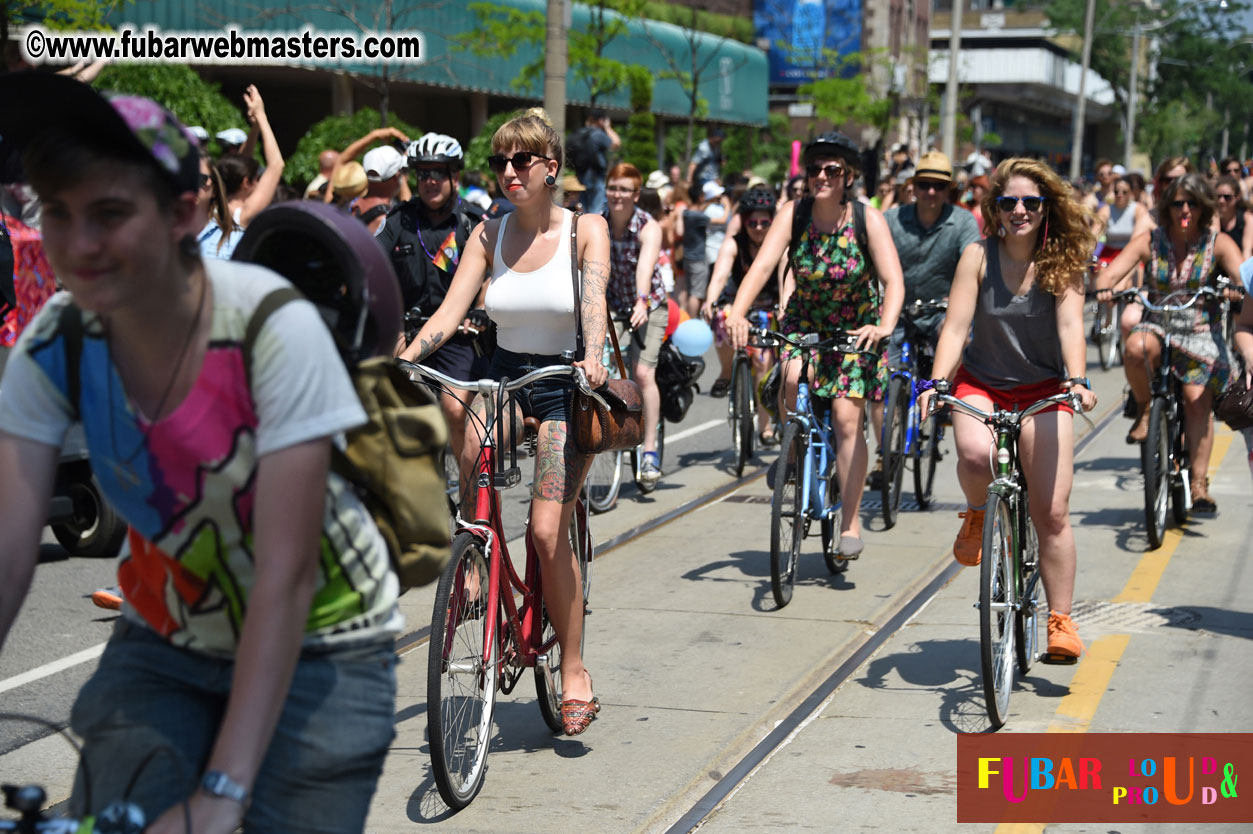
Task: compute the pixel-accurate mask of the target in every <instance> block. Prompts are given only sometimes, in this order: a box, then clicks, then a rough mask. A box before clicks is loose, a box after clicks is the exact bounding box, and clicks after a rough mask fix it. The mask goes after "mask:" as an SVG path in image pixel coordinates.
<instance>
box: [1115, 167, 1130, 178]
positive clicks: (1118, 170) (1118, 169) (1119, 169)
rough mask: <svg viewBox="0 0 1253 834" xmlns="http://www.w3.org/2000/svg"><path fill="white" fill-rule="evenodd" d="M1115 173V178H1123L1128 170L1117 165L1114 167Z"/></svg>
mask: <svg viewBox="0 0 1253 834" xmlns="http://www.w3.org/2000/svg"><path fill="white" fill-rule="evenodd" d="M1113 172H1114V175H1115V176H1119V177H1121V176H1122V175H1123V174H1125V173H1127V169H1126V168H1124V167H1122V166H1121V165H1115V166H1114V167H1113Z"/></svg>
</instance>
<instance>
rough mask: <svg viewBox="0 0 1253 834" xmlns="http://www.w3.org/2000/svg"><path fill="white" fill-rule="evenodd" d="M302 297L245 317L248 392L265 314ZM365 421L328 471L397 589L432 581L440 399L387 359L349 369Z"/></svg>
mask: <svg viewBox="0 0 1253 834" xmlns="http://www.w3.org/2000/svg"><path fill="white" fill-rule="evenodd" d="M303 297H304V296H302V295H301V293H300V291H299V290H297V289H295V288H294V287H284V288H282V289H277V290H274V291H273V292H271V293H269V294H268V295H266V296H265V297H264V298H263V299H262V300H261V303H260V304H259V305H258V306H257V309H256V310H255V311H254V312H253V314H252V318H251V319H249V321H248V325H247V328H246V331H245V335H244V341H243V347H242V351H241V352H242V354H243V359H244V371H245V375H246V377H247V379H248V388H249V391H251V390H252V355H253V347H254V345H255V343H256V340H257V337H258V335H260V333H261V328H262V326H263V325H264V324H265V321H266V319H268V318H269V317H270V316H271V315H273V314H274V312H275V311H277V310H278V309H279V308H281V307H282V306H283V305H285V304H287V303H288V302H290V301H294V300H296V299H301V298H303ZM60 327H61V332H62V334H63V337H64V339H65V355H66V379H67V381H68V382H67V388H68V390H67V396H68V399H69V401H70V403H71V405H72V406H73V408H74V411H75V413H77V412H78V402H79V391H80V387H81V382H80V380H81V376H80V374H81V357H82V347H83V319H82V312H81V311H80V310H79V308H78V307H77V306H75V305H74V304H73V303H70V304H67V305H65V307H64V308H63V309H62V310H61V320H60ZM348 370H349V374H350V375H351V377H352V382H353V387H354V388H355V389H356V391H357V396H358V398H359V399H360V400H361V406H362V408H364V409H365V413H366V416H367V422H366V423H365V425H362V426H359V427H357V428H355V429H353V430H351V431H349V432H347V446H346V448H345V449H343V450H341V449H340V448H339V446H338V445H332V447H331V449H332V451H331V471H332V472H335V473H336V474H337V475H340V476H341V477H343V478H344V479H345V480H347V481H348V482H349V483H350V484H352V486H353V488H354V490H355V492H356V493H357V495H358V497H359V498H360V499H361V501H362V503H363V504H364V505H365V506H366V509H368V510H369V512H370V514H371V516H372V517H373V518H374V523H375V524H376V525H377V526H378V529H379V532H380V533H381V534H382V536H383V540H384V541H385V542H386V543H387V551H388V555H389V556H390V558H391V563H392V568H393V569H394V570H395V571H396V575H397V576H398V577H399V579H400V585H401V587H402V588H412V587H417V586H419V585H426V584H428V583H430V582H433V581H435V580H436V579H438V578H439V575H440V573H441V572H442V571H443V569H444V566H445V565H447V564H448V560H449V558H450V557H451V555H452V551H451V547H450V545H451V528H450V525H449V515H448V504H447V501H446V500H445V497H444V496H445V494H446V491H447V481H446V480H445V474H444V467H443V455H444V446H445V444H446V443H447V442H448V425H447V423H446V422H445V420H444V415H443V411H442V410H441V409H440V407H439V403H438V402H437V401H436V400H435V397H434V395H432V394H431V393H430V392H429V391H428V390H427V389H426V388H425V387H424V386H422V385H419V384H417V383H415V382H414V381H413V380H412V379H410V378H409V375H408V374H407V373H405V371H403V370H402V369H401V368H400V366H399V365H397V364H396V362H395V361H394V360H393V359H391V358H389V357H382V356H379V357H373V358H370V359H365V360H363V361H361V362H359V363H357V364H356V365H355V367H349V369H348Z"/></svg>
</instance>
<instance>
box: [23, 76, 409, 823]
mask: <svg viewBox="0 0 1253 834" xmlns="http://www.w3.org/2000/svg"><path fill="white" fill-rule="evenodd" d="M46 101H56V102H58V105H59V106H58V107H55V108H49V107H38V106H35V103H37V102H46ZM0 136H3V143H4V144H3V146H0V152H2V153H3V154H5V155H7V153H9V152H11V151H13V150H17V149H21V150H22V151H23V162H24V167H25V170H26V173H27V176H28V179H29V180H30V182H31V183H32V185H33V186H34V187H35V189H36V191H37V192H38V193H39V195H40V197H41V198H42V200H43V201H44V205H45V215H44V244H45V246H46V248H47V254H48V259H49V262H50V263H51V264H52V266H53V269H54V270H55V272H56V274H57V276H58V278H59V279H60V280H61V281H62V282H63V283H64V285H65V288H66V289H67V290H68V292H62V293H59V294H57V295H56V296H54V297H53V298H52V299H51V300H49V302H48V303H47V304H46V305H45V306H44V308H43V309H42V310H41V312H40V313H39V315H38V316H37V317H36V318H35V320H34V321H33V322H32V323H31V326H30V327H29V328H28V329H27V330H26V332H25V333H24V334H23V336H22V338H21V339H20V340H19V342H18V344H17V346H16V347H15V348H14V350H13V352H12V354H11V355H10V357H9V361H8V364H7V366H6V367H5V371H4V379H3V384H2V385H0V426H3V427H4V428H3V430H2V431H0V525H2V526H0V529H3V530H4V535H5V554H6V558H5V559H4V560H3V561H0V587H3V588H5V589H6V593H4V594H3V595H0V641H3V638H4V637H5V636H6V635H7V633H8V632H9V629H10V628H11V626H12V624H13V621H14V618H15V617H16V615H17V613H18V607H19V605H20V604H21V601H22V597H23V596H24V594H25V589H27V588H28V587H29V585H30V582H31V577H32V573H33V571H34V568H35V564H36V561H37V558H38V552H39V538H40V530H41V528H42V525H43V519H44V517H45V510H46V507H47V505H48V500H49V497H50V495H51V491H52V484H53V477H54V472H55V469H56V462H57V457H58V450H59V446H60V443H61V440H62V438H63V436H64V434H65V432H66V430H67V429H68V428H69V426H70V424H71V423H72V422H73V421H74V420H75V418H76V417H80V418H81V420H82V422H83V427H84V431H85V434H86V437H87V443H88V446H89V448H90V452H91V461H92V468H93V470H94V472H95V476H96V479H97V480H98V481H99V483H100V488H101V491H102V492H103V493H104V495H105V496H106V497H107V499H108V501H109V502H110V504H112V505H113V506H114V508H115V509H116V510H117V511H118V512H119V513H120V514H121V515H122V516H123V518H124V519H125V520H126V521H127V523H128V524H129V525H130V528H131V532H130V556H129V557H127V558H126V560H125V561H123V562H121V563H120V565H119V568H118V575H119V580H120V585H121V589H122V593H123V595H124V597H125V604H124V605H123V606H122V615H121V618H120V619H119V620H118V621H117V623H116V625H115V626H114V630H113V634H112V636H111V637H110V639H109V641H108V643H107V645H106V647H105V649H104V654H103V656H102V657H101V660H100V664H99V666H98V667H97V669H96V670H95V672H94V673H93V674H92V677H91V678H90V680H88V682H87V683H86V684H85V685H84V686H83V688H82V690H81V691H80V693H79V695H78V698H77V700H76V702H75V704H74V708H73V710H72V713H71V717H70V726H71V728H72V729H73V731H74V732H75V733H76V734H77V735H78V736H80V737H81V738H82V739H83V747H82V752H81V758H80V767H79V772H78V778H77V779H76V783H75V788H74V793H73V796H72V797H71V800H70V812H71V813H72V814H73V815H74V816H81V815H83V814H87V813H91V814H94V813H97V812H99V810H100V809H101V808H102V807H103V806H104V805H106V804H107V803H109V802H110V801H113V800H117V799H121V798H125V799H128V800H130V801H131V802H134V803H136V804H138V805H139V806H140V807H141V808H142V809H143V811H144V813H145V816H146V817H147V818H148V819H149V820H152V821H153V822H152V823H151V824H150V825H149V826H148V827H147V828H145V829H144V830H145V831H146V832H149V834H184V832H187V831H193V832H195V834H230V832H234V831H236V830H237V829H238V828H239V827H240V826H241V825H242V826H243V828H244V829H245V830H249V831H324V832H345V831H361V830H362V828H363V826H364V823H365V818H366V814H367V812H368V810H369V804H370V798H371V796H372V795H373V793H374V789H375V786H376V784H377V781H378V776H379V773H380V772H381V769H382V765H383V760H384V758H385V757H386V755H387V751H388V746H389V744H390V742H391V740H392V738H393V737H394V734H395V731H394V729H393V726H392V717H393V712H394V708H395V686H396V682H395V652H394V648H393V643H394V640H395V637H396V634H397V633H398V631H399V626H400V625H401V622H402V620H401V618H400V615H399V612H398V611H397V608H396V599H397V596H398V593H399V588H398V582H397V579H396V576H395V574H394V573H393V572H392V571H391V569H390V566H389V561H388V555H387V549H386V545H385V544H384V542H383V540H382V538H381V536H380V535H379V533H378V530H377V528H376V527H375V525H374V523H373V520H372V519H371V517H370V514H369V513H368V512H367V511H366V510H365V508H364V507H363V506H362V505H361V503H360V501H359V499H358V498H357V497H356V494H355V492H354V491H353V490H351V489H350V488H348V485H347V484H346V482H344V481H342V480H341V479H339V477H338V476H337V475H334V474H333V473H330V472H329V462H330V455H331V443H332V438H333V436H334V435H336V434H338V433H340V432H343V431H346V430H348V429H351V428H353V427H355V426H357V425H359V424H361V423H363V422H364V421H365V413H364V411H363V410H362V408H361V405H360V402H359V401H358V399H357V396H356V393H355V392H354V390H353V388H352V384H351V381H350V380H349V378H348V374H347V372H346V370H345V368H344V365H343V363H342V361H341V360H340V357H339V353H338V351H337V349H336V346H335V342H334V341H333V340H332V337H331V334H330V333H329V332H328V331H327V326H326V324H325V323H324V322H323V320H322V317H321V316H320V315H319V313H318V311H317V309H316V308H315V307H314V306H313V305H312V304H310V303H309V302H307V301H304V300H296V301H292V302H291V303H288V304H286V305H284V306H283V308H282V309H281V310H279V311H277V312H275V313H274V314H273V315H271V316H269V317H268V318H267V319H266V323H265V325H264V326H263V327H262V328H261V330H260V332H259V334H258V335H257V339H256V348H257V350H256V351H255V352H254V353H253V354H252V355H251V360H252V361H251V362H250V363H248V361H247V360H248V358H249V357H246V356H244V354H243V343H244V342H245V331H246V327H247V324H248V322H249V321H250V320H251V318H252V316H253V314H254V312H255V311H256V309H257V307H258V305H259V303H260V302H261V300H262V299H263V298H265V297H267V296H268V295H269V294H270V293H271V292H272V291H274V290H276V289H279V288H283V287H289V286H290V285H289V284H288V283H287V282H286V281H285V280H284V279H282V278H280V277H279V276H278V275H276V274H275V273H273V272H271V271H269V270H267V269H264V268H262V267H259V266H254V265H250V264H245V263H241V262H237V261H225V260H207V261H202V260H201V259H200V257H199V255H198V253H197V251H196V246H195V238H194V235H195V233H196V232H197V224H198V222H199V217H198V215H197V212H196V192H197V186H198V180H199V173H200V168H199V153H198V149H197V145H196V140H195V139H194V137H192V136H191V134H190V133H188V132H187V131H186V130H185V129H184V128H183V127H182V125H180V124H179V123H178V122H177V121H176V120H175V119H174V117H173V116H172V115H171V114H170V113H169V112H168V111H166V110H165V109H163V108H161V107H160V106H159V105H157V104H155V103H154V102H151V101H149V100H147V99H142V98H138V97H132V96H114V97H112V98H110V99H106V98H105V97H103V96H101V95H99V94H97V93H96V92H95V91H93V90H92V89H91V88H89V87H86V86H85V85H82V84H80V83H79V82H77V81H73V80H69V79H64V78H60V77H58V76H55V75H45V74H42V73H19V74H14V75H7V76H4V77H0ZM372 289H373V288H372ZM375 312H376V311H375V310H374V309H373V308H371V318H372V319H373V327H374V328H375V329H376V330H378V331H379V332H384V333H385V332H386V330H387V329H388V328H387V327H386V324H385V322H384V321H383V320H382V319H380V318H378V317H376V316H374V313H375ZM392 312H393V319H392V320H393V322H395V323H396V324H398V314H396V313H395V311H394V310H393V311H392ZM384 341H390V340H384ZM248 364H250V365H251V372H250V373H249V372H246V371H245V368H246V367H247V366H248ZM75 368H77V372H76V373H72V371H73V369H75Z"/></svg>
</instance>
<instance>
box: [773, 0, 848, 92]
mask: <svg viewBox="0 0 1253 834" xmlns="http://www.w3.org/2000/svg"><path fill="white" fill-rule="evenodd" d="M861 16H862V0H753V25H754V27H755V28H756V30H757V39H758V42H759V43H762V45H763V46H765V44H766V42H768V43H769V46H768V47H767V50H768V56H769V61H770V83H771V84H804V83H806V82H808V81H813V80H815V79H818V78H829V77H831V76H833V75H836V74H837V70H838V61H837V60H836V59H834V58H833V57H832V55H831V54H832V53H837V54H838V55H840V56H845V55H850V54H853V53H855V52H860V51H861Z"/></svg>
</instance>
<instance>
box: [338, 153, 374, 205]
mask: <svg viewBox="0 0 1253 834" xmlns="http://www.w3.org/2000/svg"><path fill="white" fill-rule="evenodd" d="M367 182H368V181H367V180H366V176H365V168H364V167H363V166H362V165H361V163H360V162H356V161H354V162H349V163H346V164H344V165H341V166H339V168H337V169H336V171H335V178H334V179H333V180H332V181H331V187H332V188H333V189H335V196H336V197H338V198H339V199H341V200H351V199H353V198H354V197H360V196H361V195H362V194H364V193H365V191H366V187H367Z"/></svg>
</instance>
